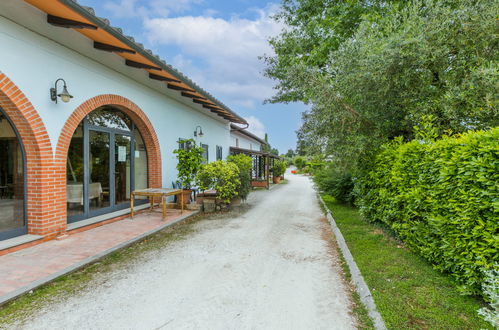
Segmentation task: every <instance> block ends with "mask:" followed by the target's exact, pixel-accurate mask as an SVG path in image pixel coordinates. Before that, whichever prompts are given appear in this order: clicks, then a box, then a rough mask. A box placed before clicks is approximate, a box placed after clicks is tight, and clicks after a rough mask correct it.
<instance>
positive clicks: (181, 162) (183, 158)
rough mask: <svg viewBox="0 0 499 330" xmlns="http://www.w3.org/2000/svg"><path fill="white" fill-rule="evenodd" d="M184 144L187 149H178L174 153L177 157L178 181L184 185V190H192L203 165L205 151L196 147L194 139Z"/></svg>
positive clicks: (185, 141)
mask: <svg viewBox="0 0 499 330" xmlns="http://www.w3.org/2000/svg"><path fill="white" fill-rule="evenodd" d="M183 142H184V144H185V145H186V146H187V148H180V149H176V150H174V151H173V153H174V154H176V155H177V160H178V163H177V170H178V179H179V180H180V182H181V184H182V188H184V189H190V188H191V185H192V183H193V181H194V180H195V178H196V174H197V172H198V171H199V169H200V167H201V164H202V163H203V153H204V149H203V148H202V147H200V146H199V147H198V146H196V143H195V142H194V140H192V139H190V140H184V141H183Z"/></svg>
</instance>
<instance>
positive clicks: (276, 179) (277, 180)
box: [272, 176, 281, 184]
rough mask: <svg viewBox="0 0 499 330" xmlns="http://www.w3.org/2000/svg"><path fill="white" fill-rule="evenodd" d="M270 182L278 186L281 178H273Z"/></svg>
mask: <svg viewBox="0 0 499 330" xmlns="http://www.w3.org/2000/svg"><path fill="white" fill-rule="evenodd" d="M272 182H274V183H275V184H278V183H279V182H281V177H280V176H275V177H273V178H272Z"/></svg>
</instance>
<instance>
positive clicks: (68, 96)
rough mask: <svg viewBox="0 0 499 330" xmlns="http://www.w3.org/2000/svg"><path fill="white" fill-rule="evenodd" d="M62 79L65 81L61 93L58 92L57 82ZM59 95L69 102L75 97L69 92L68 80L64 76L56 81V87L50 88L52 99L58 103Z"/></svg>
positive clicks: (65, 101)
mask: <svg viewBox="0 0 499 330" xmlns="http://www.w3.org/2000/svg"><path fill="white" fill-rule="evenodd" d="M61 80H62V82H63V83H64V85H63V86H62V92H61V93H60V94H57V83H58V82H59V81H61ZM57 97H60V98H61V100H62V102H64V103H68V102H69V101H70V100H71V99H72V98H73V95H71V94H69V92H68V88H67V86H66V81H65V80H64V79H62V78H59V79H57V80H56V81H55V85H54V87H52V88H51V89H50V99H51V100H52V101H54V102H55V103H57Z"/></svg>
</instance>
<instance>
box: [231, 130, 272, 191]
mask: <svg viewBox="0 0 499 330" xmlns="http://www.w3.org/2000/svg"><path fill="white" fill-rule="evenodd" d="M230 128H231V131H230V141H231V142H230V143H231V146H230V154H232V155H237V154H245V155H247V156H250V157H251V159H252V160H253V164H252V169H251V185H252V186H253V187H263V188H267V189H269V188H270V180H271V173H270V172H271V169H272V166H273V165H274V161H275V160H276V159H279V156H277V155H273V154H271V153H270V152H269V150H268V149H269V145H268V143H267V142H266V141H265V140H263V139H261V138H260V137H258V136H256V135H255V134H253V133H251V132H249V131H248V130H246V129H243V128H241V127H239V126H237V125H234V124H231V125H230Z"/></svg>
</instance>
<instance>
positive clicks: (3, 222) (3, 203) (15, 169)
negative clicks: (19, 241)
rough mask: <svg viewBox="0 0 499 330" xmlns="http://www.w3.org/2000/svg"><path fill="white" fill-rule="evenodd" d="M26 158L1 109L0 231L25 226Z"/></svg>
mask: <svg viewBox="0 0 499 330" xmlns="http://www.w3.org/2000/svg"><path fill="white" fill-rule="evenodd" d="M24 224H25V221H24V160H23V152H22V149H21V141H20V140H19V138H18V137H17V134H16V132H15V131H14V128H13V127H12V125H11V124H10V122H9V121H8V120H7V117H6V115H4V114H3V112H1V111H0V233H2V232H8V231H11V230H15V229H19V228H22V227H24Z"/></svg>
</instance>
